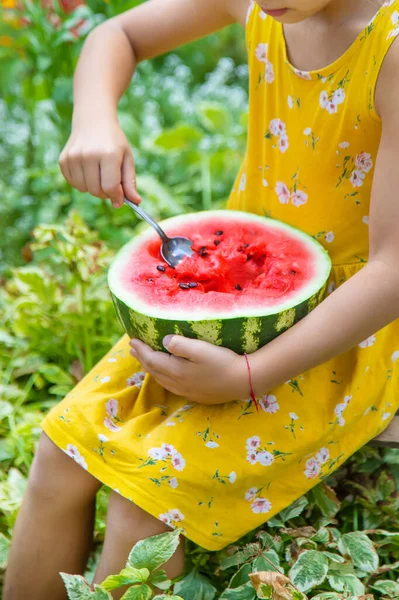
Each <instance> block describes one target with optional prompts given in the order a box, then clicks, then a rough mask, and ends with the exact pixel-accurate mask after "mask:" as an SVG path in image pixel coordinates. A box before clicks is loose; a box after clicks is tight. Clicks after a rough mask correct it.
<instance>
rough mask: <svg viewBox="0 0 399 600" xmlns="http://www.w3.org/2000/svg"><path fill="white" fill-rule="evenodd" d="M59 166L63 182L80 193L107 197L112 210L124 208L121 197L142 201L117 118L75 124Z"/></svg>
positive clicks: (94, 119)
mask: <svg viewBox="0 0 399 600" xmlns="http://www.w3.org/2000/svg"><path fill="white" fill-rule="evenodd" d="M59 163H60V168H61V171H62V174H63V175H64V177H65V179H66V180H67V181H68V182H69V183H70V184H71V185H72V186H73V187H74V188H76V189H78V190H80V191H81V192H90V194H92V195H93V196H97V197H98V198H103V199H105V198H110V200H111V202H112V204H113V206H114V207H115V208H119V207H120V206H122V205H123V196H124V195H125V196H126V197H127V198H128V199H129V200H131V201H132V202H135V203H139V202H141V198H140V196H139V195H138V193H137V190H136V172H135V167H134V160H133V154H132V151H131V148H130V146H129V143H128V141H127V139H126V136H125V134H124V133H123V131H122V130H121V128H120V127H119V124H118V122H117V121H116V119H113V118H108V119H105V118H104V117H102V119H101V118H97V119H96V118H93V119H92V120H88V119H87V118H86V119H85V120H84V122H83V120H82V121H80V122H75V123H74V126H73V129H72V133H71V136H70V138H69V140H68V142H67V144H66V146H65V148H64V150H63V151H62V154H61V156H60V160H59Z"/></svg>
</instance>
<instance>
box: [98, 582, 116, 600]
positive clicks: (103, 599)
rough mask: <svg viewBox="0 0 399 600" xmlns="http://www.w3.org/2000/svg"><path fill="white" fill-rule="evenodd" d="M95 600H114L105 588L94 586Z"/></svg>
mask: <svg viewBox="0 0 399 600" xmlns="http://www.w3.org/2000/svg"><path fill="white" fill-rule="evenodd" d="M93 600H112V596H111V594H109V593H108V592H107V590H104V588H103V587H101V586H100V585H96V584H94V594H93Z"/></svg>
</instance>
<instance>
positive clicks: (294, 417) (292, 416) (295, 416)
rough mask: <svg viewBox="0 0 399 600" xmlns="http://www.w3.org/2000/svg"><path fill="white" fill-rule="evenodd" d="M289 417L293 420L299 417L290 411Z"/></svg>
mask: <svg viewBox="0 0 399 600" xmlns="http://www.w3.org/2000/svg"><path fill="white" fill-rule="evenodd" d="M290 419H292V420H293V421H296V420H297V419H299V417H298V415H296V414H295V413H293V412H291V413H290Z"/></svg>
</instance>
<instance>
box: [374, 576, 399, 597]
mask: <svg viewBox="0 0 399 600" xmlns="http://www.w3.org/2000/svg"><path fill="white" fill-rule="evenodd" d="M371 587H372V588H373V589H375V590H377V592H380V593H381V594H384V596H388V597H389V598H399V583H397V582H396V581H391V580H390V579H380V580H379V581H376V582H375V583H374V584H373V585H372V586H371Z"/></svg>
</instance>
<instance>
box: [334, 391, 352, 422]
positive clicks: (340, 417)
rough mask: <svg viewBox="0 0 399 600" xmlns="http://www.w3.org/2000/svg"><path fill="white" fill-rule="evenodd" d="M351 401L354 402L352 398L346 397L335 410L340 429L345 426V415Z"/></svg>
mask: <svg viewBox="0 0 399 600" xmlns="http://www.w3.org/2000/svg"><path fill="white" fill-rule="evenodd" d="M351 400H352V396H345V397H344V401H343V402H342V403H340V404H337V405H336V407H335V408H334V413H335V414H336V416H337V422H338V425H340V427H343V426H344V425H345V419H344V417H343V413H344V411H345V409H346V408H347V406H348V404H349V402H350V401H351Z"/></svg>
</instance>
